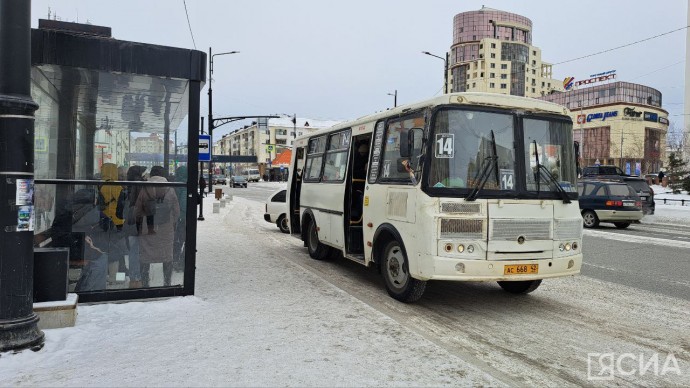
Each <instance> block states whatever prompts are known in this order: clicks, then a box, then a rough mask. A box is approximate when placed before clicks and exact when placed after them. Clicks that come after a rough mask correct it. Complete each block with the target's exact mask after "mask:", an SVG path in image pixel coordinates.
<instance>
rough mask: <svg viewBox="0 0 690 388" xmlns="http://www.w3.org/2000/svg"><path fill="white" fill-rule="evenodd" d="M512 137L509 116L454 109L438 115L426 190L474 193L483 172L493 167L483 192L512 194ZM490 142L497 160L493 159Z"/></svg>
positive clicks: (513, 186) (511, 121)
mask: <svg viewBox="0 0 690 388" xmlns="http://www.w3.org/2000/svg"><path fill="white" fill-rule="evenodd" d="M492 131H493V135H492ZM513 133H514V131H513V115H511V114H506V113H493V112H479V111H470V110H457V109H445V110H441V111H439V112H438V113H437V115H436V122H435V125H434V132H433V138H432V139H431V141H433V145H432V155H431V171H430V175H429V182H428V183H429V186H431V187H434V188H452V189H473V188H474V187H476V186H477V185H478V184H479V179H480V175H481V174H482V172H483V171H484V170H486V169H488V168H490V167H491V166H489V165H488V164H489V163H492V164H493V168H492V169H491V170H490V171H491V173H490V175H489V177H488V180H487V181H486V183H485V185H484V188H483V190H504V191H514V190H515V183H514V179H515V171H514V170H515V150H514V146H513V144H514V135H513ZM493 139H495V149H496V155H495V156H496V158H492V157H493V156H494V155H493V152H494V151H493V147H494V144H493V143H494V141H493ZM494 159H495V160H494ZM487 171H488V170H487Z"/></svg>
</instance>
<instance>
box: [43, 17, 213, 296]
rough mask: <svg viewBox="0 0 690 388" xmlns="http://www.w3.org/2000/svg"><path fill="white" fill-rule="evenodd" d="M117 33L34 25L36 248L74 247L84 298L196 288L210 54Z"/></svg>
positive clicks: (73, 285)
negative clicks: (203, 97)
mask: <svg viewBox="0 0 690 388" xmlns="http://www.w3.org/2000/svg"><path fill="white" fill-rule="evenodd" d="M111 35H112V34H111V30H110V28H108V27H100V26H93V25H84V24H77V23H67V22H59V21H53V20H40V21H39V28H38V29H33V30H32V34H31V46H32V47H31V49H32V52H31V60H32V86H31V89H32V90H31V94H32V98H33V99H34V101H36V103H38V105H39V109H38V110H37V111H36V117H35V147H34V149H35V157H34V164H35V166H34V167H35V180H34V187H33V190H34V193H33V198H34V219H33V220H32V224H31V227H32V228H33V230H34V235H35V242H34V246H35V248H48V249H50V248H69V273H68V276H69V280H68V287H69V291H70V292H76V293H78V294H79V299H80V301H82V302H95V301H108V300H125V299H138V298H152V297H166V296H176V295H191V294H193V293H194V276H195V273H194V268H195V251H196V206H197V200H198V192H197V189H196V188H197V182H198V168H197V166H198V150H199V148H198V134H199V121H200V120H199V101H200V91H201V88H202V87H203V85H204V83H205V75H206V65H205V64H206V54H205V53H204V52H202V51H197V50H190V49H182V48H174V47H165V46H159V45H151V44H145V43H138V42H130V41H122V40H117V39H114V38H113V37H112V36H111ZM39 286H40V285H39Z"/></svg>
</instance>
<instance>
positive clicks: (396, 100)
mask: <svg viewBox="0 0 690 388" xmlns="http://www.w3.org/2000/svg"><path fill="white" fill-rule="evenodd" d="M388 95H389V96H393V108H395V107H396V106H398V89H395V92H394V93H388Z"/></svg>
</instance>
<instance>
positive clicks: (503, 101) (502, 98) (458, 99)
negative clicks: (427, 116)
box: [298, 92, 569, 139]
mask: <svg viewBox="0 0 690 388" xmlns="http://www.w3.org/2000/svg"><path fill="white" fill-rule="evenodd" d="M448 104H458V105H460V104H461V105H479V106H487V107H498V108H506V109H522V110H525V111H529V112H535V113H551V114H558V115H564V116H567V115H568V113H569V111H568V109H567V108H566V107H564V106H562V105H558V104H556V103H553V102H548V101H543V100H537V99H534V98H529V97H520V96H510V95H506V94H498V93H477V92H470V93H450V94H444V95H441V96H438V97H433V98H430V99H427V100H423V101H419V102H415V103H412V104H407V105H400V106H398V107H396V108H392V109H388V110H385V111H383V112H378V113H374V114H371V115H367V116H362V117H360V118H358V119H355V120H352V121H345V122H342V123H340V124H336V125H334V126H332V127H330V128H326V129H321V130H318V131H314V132H310V133H307V134H305V135H302V136H299V137H298V139H300V138H311V137H314V136H318V135H320V134H322V133H328V132H331V131H334V130H338V129H345V128H350V127H355V126H357V125H362V124H366V123H370V122H373V121H378V120H379V119H382V118H386V117H391V116H398V115H401V114H405V113H406V112H408V111H415V110H417V109H421V108H424V107H427V106H436V105H448Z"/></svg>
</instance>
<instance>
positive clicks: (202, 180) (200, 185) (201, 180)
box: [199, 174, 206, 197]
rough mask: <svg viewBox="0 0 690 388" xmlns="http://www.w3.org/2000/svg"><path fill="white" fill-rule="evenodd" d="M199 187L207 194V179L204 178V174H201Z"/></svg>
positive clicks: (203, 193) (202, 192) (204, 194)
mask: <svg viewBox="0 0 690 388" xmlns="http://www.w3.org/2000/svg"><path fill="white" fill-rule="evenodd" d="M199 189H201V194H202V195H203V196H204V197H205V196H206V179H204V175H203V174H199Z"/></svg>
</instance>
